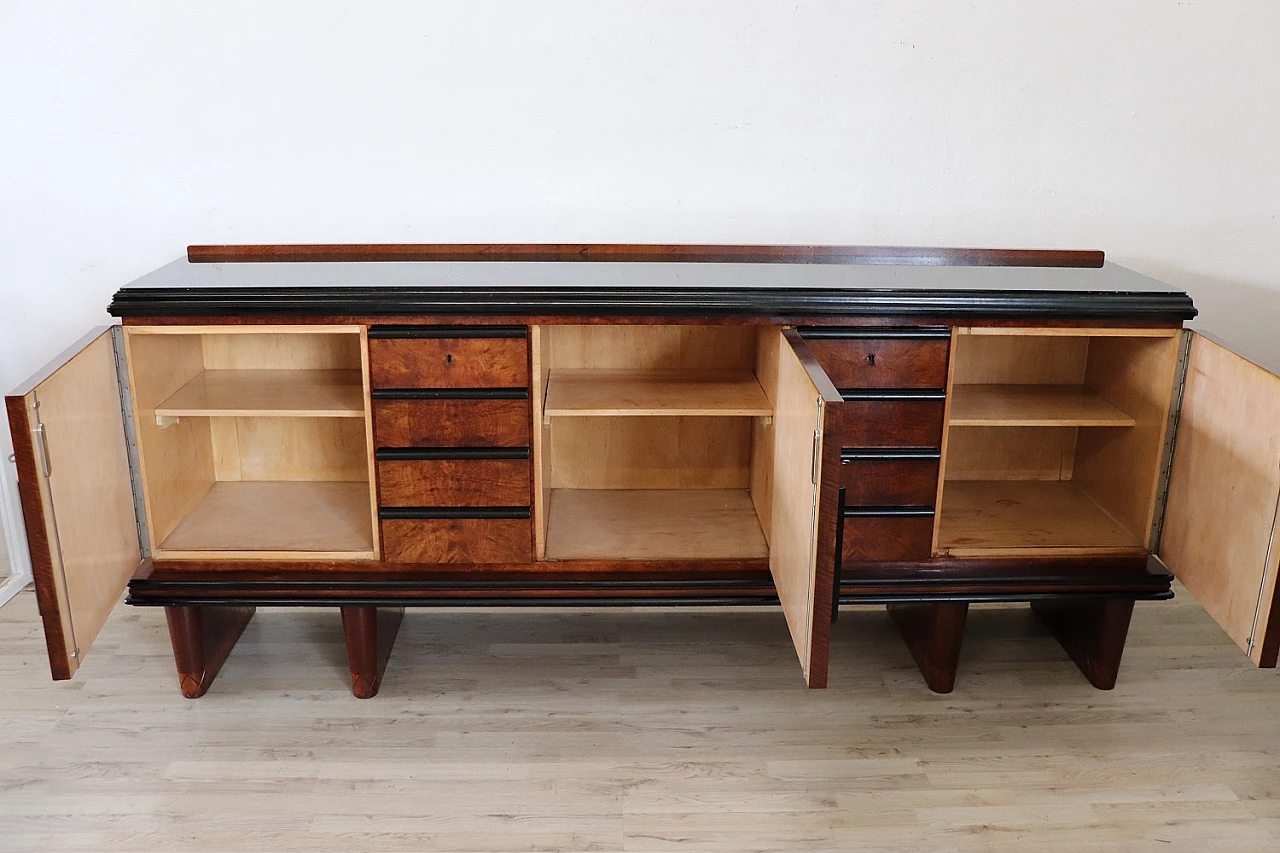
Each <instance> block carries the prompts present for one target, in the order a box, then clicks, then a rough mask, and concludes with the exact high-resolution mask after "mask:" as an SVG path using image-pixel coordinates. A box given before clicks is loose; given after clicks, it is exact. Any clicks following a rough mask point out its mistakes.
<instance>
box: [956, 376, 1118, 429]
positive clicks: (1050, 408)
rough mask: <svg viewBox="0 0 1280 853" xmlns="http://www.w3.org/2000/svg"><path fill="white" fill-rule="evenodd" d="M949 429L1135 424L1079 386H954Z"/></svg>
mask: <svg viewBox="0 0 1280 853" xmlns="http://www.w3.org/2000/svg"><path fill="white" fill-rule="evenodd" d="M949 423H950V424H951V426H987V427H993V426H1007V427H1131V426H1134V425H1135V424H1136V423H1137V421H1136V420H1134V418H1132V417H1131V416H1129V415H1128V414H1126V413H1125V412H1123V411H1121V410H1120V409H1119V408H1117V407H1116V406H1113V405H1112V404H1111V403H1108V402H1107V401H1106V400H1104V399H1103V398H1102V397H1101V396H1100V395H1098V394H1097V393H1095V392H1093V391H1091V390H1089V389H1088V388H1085V387H1083V386H1080V385H955V386H953V387H952V390H951V418H950V421H949Z"/></svg>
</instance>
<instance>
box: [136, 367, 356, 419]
mask: <svg viewBox="0 0 1280 853" xmlns="http://www.w3.org/2000/svg"><path fill="white" fill-rule="evenodd" d="M155 412H156V417H157V418H178V417H251V416H257V417H299V418H362V417H364V386H363V384H362V379H361V376H360V371H359V370H202V371H201V372H200V373H198V374H196V375H195V377H193V378H192V379H191V381H189V382H187V384H185V385H183V386H182V387H181V388H179V389H178V390H177V391H175V392H174V393H173V394H171V395H170V396H169V397H168V398H167V399H166V400H164V402H162V403H161V404H160V405H159V406H157V407H156V410H155Z"/></svg>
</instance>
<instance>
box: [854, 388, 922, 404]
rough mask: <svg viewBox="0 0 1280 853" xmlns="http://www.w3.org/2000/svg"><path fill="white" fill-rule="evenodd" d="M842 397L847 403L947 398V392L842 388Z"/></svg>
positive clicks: (909, 389)
mask: <svg viewBox="0 0 1280 853" xmlns="http://www.w3.org/2000/svg"><path fill="white" fill-rule="evenodd" d="M839 391H840V399H841V400H843V401H844V402H846V403H863V402H875V401H893V400H922V401H928V400H945V399H947V392H946V391H945V390H938V389H922V390H917V389H914V388H840V389H839Z"/></svg>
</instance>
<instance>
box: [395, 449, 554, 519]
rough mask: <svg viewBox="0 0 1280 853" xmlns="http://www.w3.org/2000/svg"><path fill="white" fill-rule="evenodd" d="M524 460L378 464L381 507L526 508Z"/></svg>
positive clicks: (528, 467)
mask: <svg viewBox="0 0 1280 853" xmlns="http://www.w3.org/2000/svg"><path fill="white" fill-rule="evenodd" d="M531 475H532V467H531V463H530V462H529V460H528V458H527V454H526V458H524V459H379V460H378V503H379V504H380V505H381V506H392V507H408V506H422V507H458V506H528V504H529V498H530V494H529V489H530V485H529V484H530V477H531Z"/></svg>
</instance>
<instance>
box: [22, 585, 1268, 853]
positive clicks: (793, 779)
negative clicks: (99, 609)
mask: <svg viewBox="0 0 1280 853" xmlns="http://www.w3.org/2000/svg"><path fill="white" fill-rule="evenodd" d="M834 635H835V637H834V642H835V648H834V650H833V653H832V668H831V683H832V685H834V686H833V687H832V688H830V689H828V690H825V691H822V690H820V691H806V690H805V689H804V687H803V686H802V682H801V677H800V671H799V666H798V665H797V663H796V661H795V657H794V652H793V650H792V646H791V641H790V640H789V639H788V637H787V634H786V631H785V629H784V628H783V624H782V618H781V616H780V615H779V613H777V612H769V611H754V612H744V611H736V612H731V611H718V612H714V613H710V614H709V613H707V612H705V611H703V612H694V611H687V610H686V611H675V612H662V613H659V612H655V611H640V612H627V611H612V612H598V611H597V612H576V613H572V614H570V613H565V612H548V611H538V612H531V611H523V610H522V611H505V612H492V611H484V612H477V611H471V612H461V613H460V612H439V611H422V610H419V611H411V612H410V613H409V614H408V615H407V617H406V619H405V622H404V627H403V629H402V631H401V633H400V639H399V643H398V645H397V647H396V650H395V653H394V654H393V656H392V659H391V665H390V667H389V669H388V670H387V677H386V681H385V683H384V685H383V688H382V693H381V695H379V696H378V697H377V698H375V699H372V700H367V701H361V700H357V699H354V698H352V697H351V696H350V695H349V694H348V692H347V689H346V684H345V681H346V670H345V659H344V656H343V650H342V646H341V631H340V629H339V620H338V615H337V613H336V612H333V611H315V610H306V611H281V610H274V611H260V612H259V614H258V616H257V617H255V619H254V621H253V622H252V623H251V624H250V626H249V628H248V630H247V631H246V633H245V635H244V638H243V639H242V640H241V641H240V645H239V646H238V647H237V648H236V650H235V651H234V653H233V654H232V656H231V658H230V660H229V661H228V662H227V664H226V667H225V669H224V670H223V672H222V674H221V675H220V676H219V678H218V680H217V682H215V683H214V685H213V688H212V689H211V691H210V692H209V694H208V695H207V696H206V697H205V698H203V699H199V700H195V701H188V700H184V699H182V698H181V696H179V694H178V689H177V683H176V680H175V677H174V671H173V662H172V659H171V658H170V655H169V651H168V644H167V642H166V635H165V629H164V618H163V614H162V612H161V611H160V610H156V609H139V608H126V607H120V608H118V609H117V611H116V613H115V614H114V617H113V618H112V620H111V621H110V622H109V623H108V624H107V626H106V628H105V630H104V631H103V633H102V635H101V636H100V637H99V639H98V642H97V645H96V646H95V648H94V649H93V652H92V654H91V655H90V656H89V658H88V661H87V663H86V665H85V666H84V668H83V669H82V670H81V672H80V674H78V675H77V676H76V678H75V679H74V680H73V681H71V682H69V683H61V684H54V683H51V682H50V681H49V680H48V672H47V670H46V667H45V660H44V652H43V646H42V641H41V638H40V632H39V625H38V622H37V619H36V613H35V602H34V598H33V596H32V595H31V593H30V592H25V593H23V594H21V595H19V596H18V598H17V599H15V600H14V602H13V603H12V604H10V605H9V606H7V607H5V608H4V609H3V610H0V850H21V851H37V850H39V851H44V850H50V851H52V850H57V851H131V853H133V852H134V851H188V850H237V851H239V850H254V851H265V850H298V851H302V850H306V851H350V850H356V849H360V850H395V851H424V850H492V851H520V850H563V851H574V850H596V851H611V850H628V851H658V850H734V851H738V850H804V851H813V850H841V851H850V850H946V851H1010V853H1013V851H1017V853H1027V851H1041V850H1051V851H1055V852H1056V853H1075V851H1124V850H1138V851H1148V850H1149V851H1157V850H1158V851H1195V853H1202V851H1231V853H1244V852H1245V851H1275V850H1280V675H1277V673H1276V672H1274V671H1259V670H1256V669H1253V668H1252V667H1251V666H1249V665H1248V664H1247V662H1246V661H1245V659H1244V655H1243V654H1241V653H1240V652H1239V651H1237V650H1236V649H1235V648H1234V647H1233V646H1231V645H1230V644H1229V643H1228V642H1227V640H1226V638H1225V637H1224V636H1223V635H1222V633H1221V632H1220V631H1219V630H1218V628H1217V627H1216V626H1215V625H1214V624H1213V623H1212V622H1211V621H1210V619H1209V618H1208V617H1207V616H1205V615H1204V613H1203V612H1202V611H1200V610H1199V608H1198V607H1197V606H1196V605H1195V604H1194V603H1192V602H1191V601H1190V598H1189V597H1188V596H1186V595H1185V594H1183V595H1182V596H1181V597H1180V598H1179V600H1177V601H1174V602H1164V603H1143V604H1139V605H1138V608H1137V612H1136V614H1135V616H1134V625H1133V631H1132V634H1131V642H1130V648H1129V651H1128V654H1127V657H1126V661H1125V666H1124V668H1123V670H1122V672H1121V675H1120V684H1119V686H1118V687H1117V688H1116V690H1114V691H1113V692H1109V693H1104V692H1099V691H1096V690H1094V689H1093V688H1091V687H1089V686H1088V685H1087V684H1086V683H1085V681H1084V679H1083V678H1082V677H1081V676H1080V675H1079V673H1078V672H1077V671H1076V670H1075V668H1074V667H1073V666H1072V665H1071V664H1070V663H1069V662H1068V661H1067V659H1066V657H1065V655H1064V654H1063V653H1062V652H1061V651H1060V649H1059V648H1058V647H1057V646H1056V645H1055V644H1054V643H1053V641H1052V640H1051V639H1050V638H1049V637H1048V635H1047V634H1046V633H1045V632H1044V631H1043V630H1042V629H1041V628H1039V627H1038V626H1037V624H1036V623H1035V622H1034V621H1033V620H1032V618H1031V617H1030V616H1029V615H1028V614H1027V612H1026V611H1025V610H1023V609H1021V608H1019V609H997V608H987V607H976V608H975V609H974V610H973V611H972V612H971V614H970V617H969V633H968V638H967V643H968V645H967V647H966V653H965V655H964V658H963V660H962V664H961V671H960V677H959V682H958V685H957V688H956V692H955V693H954V694H951V695H950V696H936V695H933V694H931V693H929V692H928V691H927V690H926V689H925V687H924V684H923V682H922V681H921V679H920V677H919V675H918V674H917V673H916V671H915V669H914V667H913V666H912V663H911V660H910V658H909V656H908V654H907V651H906V649H905V647H904V646H903V645H902V644H901V643H900V642H899V640H898V638H897V636H896V634H895V633H894V630H893V628H892V626H891V624H890V622H889V620H888V617H887V616H886V615H885V613H884V611H883V608H878V609H860V610H856V611H846V612H845V613H844V614H843V615H842V617H841V620H840V622H839V624H838V625H836V626H835V629H834Z"/></svg>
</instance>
